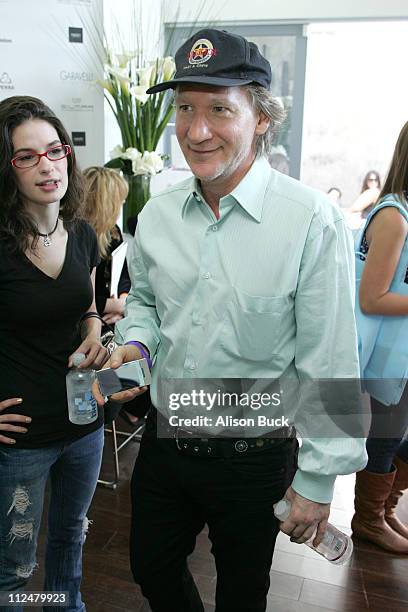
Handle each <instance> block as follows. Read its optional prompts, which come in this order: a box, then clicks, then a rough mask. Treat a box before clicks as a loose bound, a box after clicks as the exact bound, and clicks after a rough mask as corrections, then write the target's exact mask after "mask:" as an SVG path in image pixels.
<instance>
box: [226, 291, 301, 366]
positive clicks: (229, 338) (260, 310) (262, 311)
mask: <svg viewBox="0 0 408 612" xmlns="http://www.w3.org/2000/svg"><path fill="white" fill-rule="evenodd" d="M292 310H293V306H292V300H291V299H290V298H289V297H287V296H282V297H280V296H279V297H262V296H252V295H249V294H247V293H245V292H243V291H241V290H239V289H236V288H234V289H233V293H232V296H231V299H230V300H229V301H228V302H227V304H226V305H225V312H224V317H223V325H222V333H221V341H220V342H221V345H222V347H223V349H224V350H225V352H226V353H227V355H228V356H229V357H231V358H238V359H239V358H243V359H248V360H251V361H259V360H265V359H268V358H270V357H273V355H276V354H277V353H278V352H279V350H280V346H281V336H282V331H283V327H286V323H287V321H288V317H289V318H290V317H291V314H290V313H291V311H292ZM283 322H285V326H283Z"/></svg>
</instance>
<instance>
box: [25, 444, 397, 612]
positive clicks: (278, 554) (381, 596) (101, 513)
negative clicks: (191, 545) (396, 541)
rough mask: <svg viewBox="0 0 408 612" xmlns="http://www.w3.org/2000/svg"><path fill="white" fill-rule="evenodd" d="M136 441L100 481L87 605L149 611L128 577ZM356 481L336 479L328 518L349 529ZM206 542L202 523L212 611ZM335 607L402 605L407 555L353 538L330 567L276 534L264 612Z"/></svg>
mask: <svg viewBox="0 0 408 612" xmlns="http://www.w3.org/2000/svg"><path fill="white" fill-rule="evenodd" d="M137 448H138V445H137V444H136V443H135V444H131V445H130V447H129V448H127V449H125V450H124V451H123V454H122V458H121V465H122V467H123V474H122V476H123V479H122V480H121V482H120V485H119V487H118V489H117V490H116V491H112V490H109V489H106V488H104V487H100V486H99V487H98V489H97V492H96V495H95V498H94V502H93V505H92V508H91V511H90V513H89V517H90V518H91V519H92V521H93V524H92V526H91V529H90V532H89V535H88V539H87V542H86V546H85V553H84V581H83V588H82V592H83V597H84V601H85V602H86V605H87V612H148V611H149V610H150V608H149V606H148V605H147V603H146V601H145V600H144V599H143V597H142V595H141V593H140V590H139V588H138V587H137V586H135V585H134V583H133V580H132V577H131V574H130V571H129V565H128V527H129V518H130V496H129V478H130V475H131V471H132V467H133V463H134V459H135V457H136V453H137ZM107 455H108V453H107ZM110 465H111V462H110V456H107V457H106V459H105V462H104V471H105V472H106V471H109V469H108V468H109V466H110ZM107 475H109V476H110V474H107ZM353 487H354V477H353V476H342V477H339V478H338V479H337V484H336V490H335V497H334V500H333V504H332V513H331V519H330V520H331V522H332V523H333V524H335V525H336V526H337V527H339V528H341V529H342V530H343V531H345V532H347V533H350V520H351V517H352V509H353ZM400 506H401V510H400V517H401V518H404V519H405V520H407V521H408V494H407V495H406V496H405V498H404V499H403V502H402V503H401V504H400ZM41 544H43V537H42V538H41ZM209 549H210V544H209V541H208V538H207V535H206V531H205V530H204V531H203V533H201V534H200V535H199V537H198V539H197V546H196V550H195V551H194V553H193V555H192V556H191V557H190V568H191V570H192V572H193V575H194V577H195V580H196V582H197V585H198V588H199V590H200V593H201V596H202V599H203V601H204V603H205V606H206V612H214V610H215V607H214V592H215V567H214V561H213V558H212V556H211V554H210V552H209ZM39 563H40V568H39V570H38V572H37V573H36V575H35V577H34V578H33V579H32V581H31V584H30V588H31V587H32V588H33V589H34V588H40V587H41V582H42V574H41V565H42V558H41V554H40V556H39ZM237 588H239V585H237ZM333 610H334V611H338V612H349V611H350V612H360V610H361V611H362V610H372V611H375V612H384V611H386V612H402V611H404V612H407V610H408V557H402V556H395V555H392V554H389V553H386V552H383V551H381V549H379V548H377V547H375V546H373V545H370V544H368V543H363V542H356V543H355V552H354V556H353V559H352V562H351V564H350V566H347V567H341V566H334V565H331V564H330V563H328V562H327V561H326V560H324V559H322V558H321V557H319V555H317V554H316V553H315V552H314V551H312V550H310V549H309V548H308V547H307V546H304V545H297V544H293V543H291V542H290V541H289V539H288V537H286V536H285V535H283V534H280V535H279V536H278V540H277V545H276V549H275V555H274V559H273V565H272V570H271V588H270V591H269V595H268V607H267V612H329V611H333ZM168 612H178V611H177V610H169V611H168ZM231 612H234V611H233V610H231Z"/></svg>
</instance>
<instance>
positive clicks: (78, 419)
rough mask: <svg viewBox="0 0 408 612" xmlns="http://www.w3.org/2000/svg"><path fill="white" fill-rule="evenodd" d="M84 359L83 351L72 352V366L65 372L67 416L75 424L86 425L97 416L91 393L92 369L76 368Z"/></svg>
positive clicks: (96, 406) (94, 401)
mask: <svg viewBox="0 0 408 612" xmlns="http://www.w3.org/2000/svg"><path fill="white" fill-rule="evenodd" d="M84 359H85V355H84V354H83V353H74V355H73V357H72V361H73V367H72V368H71V369H70V371H69V372H68V374H67V399H68V418H69V420H70V421H71V423H75V425H87V424H88V423H92V422H93V421H95V420H96V419H97V418H98V405H97V403H96V400H95V398H94V397H93V395H92V391H91V388H92V383H93V380H94V371H93V370H78V366H79V364H80V363H82V362H83V361H84Z"/></svg>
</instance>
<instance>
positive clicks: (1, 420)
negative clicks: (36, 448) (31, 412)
mask: <svg viewBox="0 0 408 612" xmlns="http://www.w3.org/2000/svg"><path fill="white" fill-rule="evenodd" d="M22 401H23V400H22V399H21V397H13V398H11V399H6V400H3V401H2V402H0V413H1V412H2V411H3V410H6V408H10V406H15V405H17V404H21V402H22ZM12 423H31V419H30V417H27V416H24V415H23V414H0V432H2V431H18V432H19V433H27V428H26V427H21V426H19V425H12ZM15 442H16V441H15V440H14V438H8V437H7V436H3V435H1V433H0V443H1V444H15Z"/></svg>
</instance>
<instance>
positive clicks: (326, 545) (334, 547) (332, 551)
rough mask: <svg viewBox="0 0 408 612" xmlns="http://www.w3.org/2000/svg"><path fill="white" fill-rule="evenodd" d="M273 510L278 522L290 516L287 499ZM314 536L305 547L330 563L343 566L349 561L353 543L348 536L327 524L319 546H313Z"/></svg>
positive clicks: (279, 502)
mask: <svg viewBox="0 0 408 612" xmlns="http://www.w3.org/2000/svg"><path fill="white" fill-rule="evenodd" d="M273 508H274V513H275V516H276V518H277V519H279V520H280V521H285V520H286V519H287V518H288V516H289V514H290V508H291V503H290V501H289V500H288V499H281V500H280V501H278V503H276V504H274V506H273ZM315 535H316V534H314V535H313V536H312V537H311V538H310V539H309V540H307V542H305V544H306V546H309V548H311V549H312V550H315V551H316V552H317V553H318V554H319V555H322V557H324V558H325V559H327V560H328V561H330V563H335V564H336V565H344V564H345V563H347V561H349V559H350V557H351V555H352V554H353V541H352V539H351V538H350V537H349V536H348V535H346V534H345V533H343V532H342V531H340V530H339V529H337V528H336V527H334V526H333V525H331V524H330V523H328V524H327V527H326V531H325V533H324V536H323V540H322V541H321V542H320V544H319V546H313V540H314V539H315Z"/></svg>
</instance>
